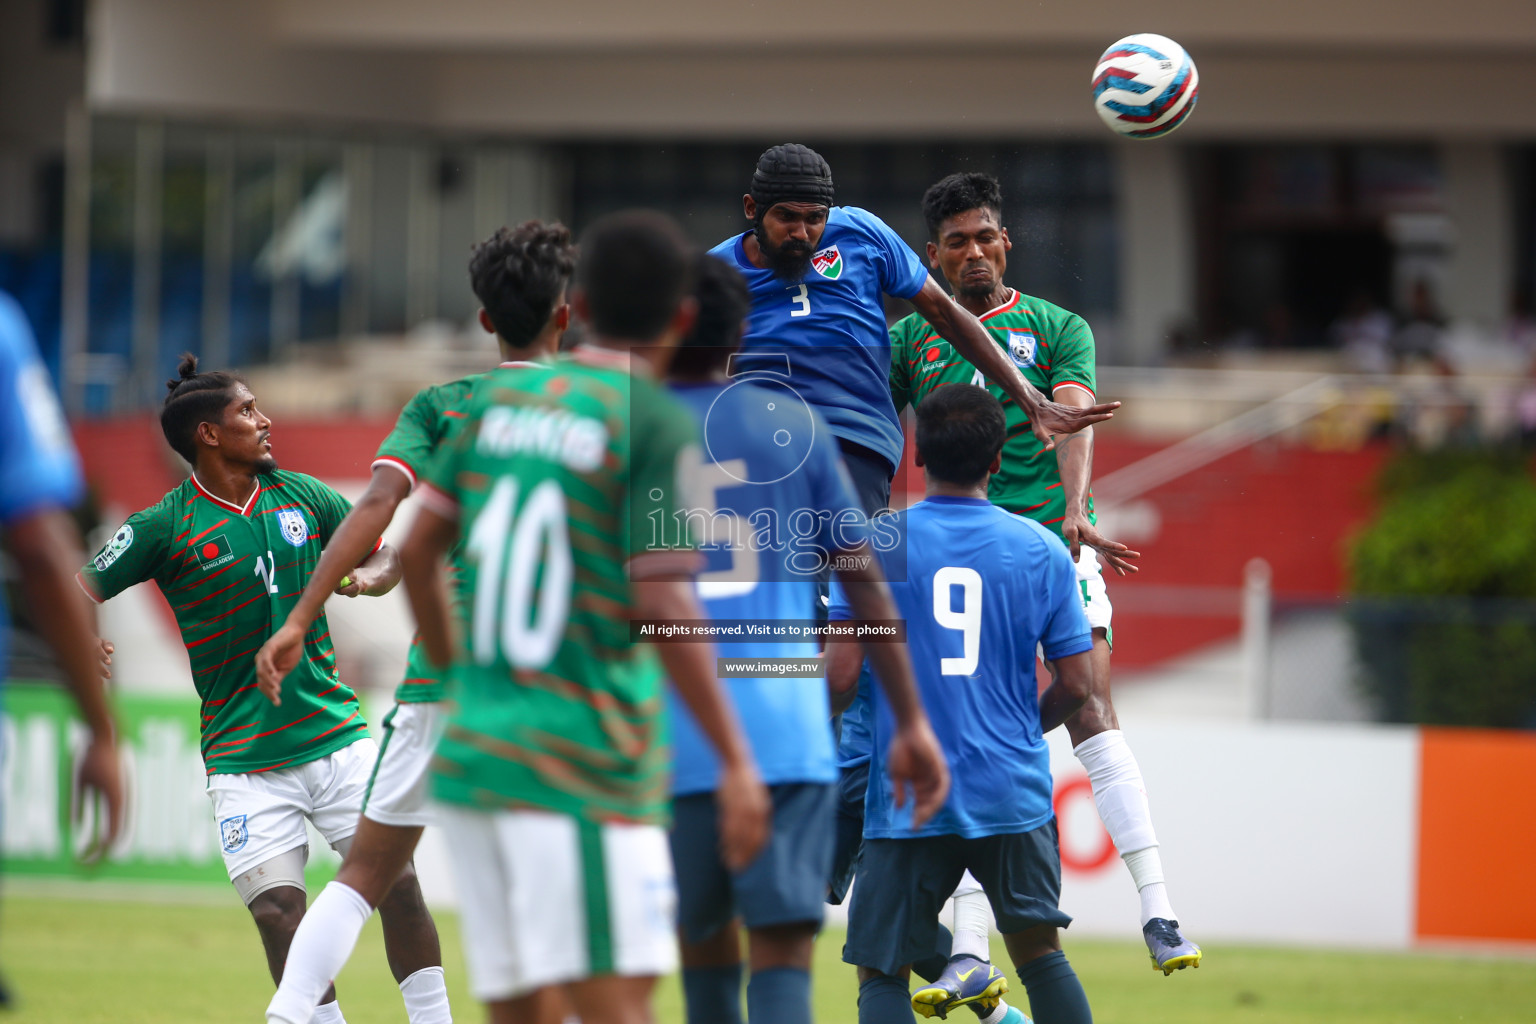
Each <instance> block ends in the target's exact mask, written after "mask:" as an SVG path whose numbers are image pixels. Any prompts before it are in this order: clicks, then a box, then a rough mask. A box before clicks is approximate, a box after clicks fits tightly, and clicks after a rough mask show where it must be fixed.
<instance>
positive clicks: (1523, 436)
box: [1514, 359, 1536, 448]
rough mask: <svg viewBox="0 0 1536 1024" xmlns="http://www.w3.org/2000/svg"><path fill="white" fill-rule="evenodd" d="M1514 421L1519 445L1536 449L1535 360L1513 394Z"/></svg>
mask: <svg viewBox="0 0 1536 1024" xmlns="http://www.w3.org/2000/svg"><path fill="white" fill-rule="evenodd" d="M1514 420H1515V431H1516V433H1517V434H1518V435H1519V437H1520V443H1521V444H1522V445H1524V446H1525V447H1527V448H1536V359H1533V360H1532V361H1531V366H1530V369H1528V370H1527V371H1526V374H1525V380H1524V382H1523V383H1522V385H1521V388H1520V390H1519V391H1518V392H1516V394H1515V400H1514Z"/></svg>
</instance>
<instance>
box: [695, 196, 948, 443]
mask: <svg viewBox="0 0 1536 1024" xmlns="http://www.w3.org/2000/svg"><path fill="white" fill-rule="evenodd" d="M746 237H747V235H746V234H742V235H739V236H737V237H736V238H731V239H727V240H726V241H724V242H721V243H720V244H719V245H717V246H715V247H714V248H713V249H711V250H710V252H711V253H712V254H714V255H715V256H718V257H719V258H721V259H723V260H725V261H726V262H727V263H730V264H732V265H733V266H735V267H736V268H737V269H738V270H740V271H741V273H742V275H743V276H745V277H746V279H747V285H748V286H749V287H750V288H751V289H752V313H751V315H750V317H749V319H748V321H747V333H746V336H745V337H744V338H742V342H741V354H740V355H738V356H737V357H736V364H735V365H736V366H737V367H738V368H739V369H751V370H762V371H768V372H778V373H783V372H784V371H785V362H786V359H787V360H788V372H789V380H790V383H791V384H792V385H793V386H794V388H795V390H796V391H798V392H799V393H800V394H801V395H803V396H805V400H806V401H807V402H809V403H811V405H813V406H815V407H816V411H817V412H819V413H821V415H822V416H824V417H826V420H827V422H828V423H829V424H831V426H832V433H834V434H836V435H837V436H838V437H841V438H845V439H846V440H849V441H852V442H854V443H856V444H861V445H863V446H864V447H866V448H869V449H871V450H873V451H876V452H879V453H880V454H881V455H883V456H884V457H885V458H886V459H887V460H889V462H890V464H891V469H892V470H893V471H894V470H895V468H896V466H897V465H899V464H900V462H901V450H902V436H901V422H900V420H898V419H897V416H896V406H895V404H894V403H892V401H891V385H890V372H891V358H890V355H891V339H890V335H889V334H888V333H887V331H886V323H885V301H884V299H883V298H882V295H894V296H897V297H898V298H903V299H910V298H911V297H912V296H914V295H916V294H917V293H918V292H919V291H921V290H922V287H923V285H924V283H926V282H927V280H928V268H927V267H925V266H924V265H923V262H922V260H920V259H918V258H917V254H916V253H914V252H913V251H912V250H911V249H910V248H908V247H907V243H905V242H903V241H902V240H901V237H900V236H899V235H897V234H896V232H894V231H892V230H891V229H890V228H889V227H888V226H886V223H885V222H884V221H883V220H881V219H880V218H879V217H876V216H875V215H874V214H872V213H869V212H868V211H866V210H860V209H859V208H857V207H854V206H836V207H833V208H832V212H831V213H830V214H829V215H828V217H827V228H826V231H825V232H823V234H822V236H821V248H820V249H818V250H817V251H816V252H815V254H814V255H812V257H811V266H810V268H809V269H808V270H806V272H805V278H804V280H802V281H798V282H795V283H793V284H790V283H788V282H786V281H785V280H784V279H783V278H781V277H778V276H777V275H776V274H774V273H773V272H772V271H771V270H759V269H758V268H757V267H754V266H753V265H752V264H751V263H750V262H749V261H748V260H747V253H746V249H745V248H743V246H742V242H743V240H744V239H745V238H746Z"/></svg>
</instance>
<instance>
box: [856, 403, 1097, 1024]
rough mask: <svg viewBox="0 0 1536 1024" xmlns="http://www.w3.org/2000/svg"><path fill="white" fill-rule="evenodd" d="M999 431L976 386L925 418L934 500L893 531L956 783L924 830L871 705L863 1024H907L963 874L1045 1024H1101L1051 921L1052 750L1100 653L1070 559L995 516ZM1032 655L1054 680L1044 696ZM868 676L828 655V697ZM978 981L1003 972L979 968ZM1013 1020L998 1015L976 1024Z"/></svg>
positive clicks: (998, 414) (899, 518)
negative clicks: (989, 913)
mask: <svg viewBox="0 0 1536 1024" xmlns="http://www.w3.org/2000/svg"><path fill="white" fill-rule="evenodd" d="M1004 422H1005V421H1004V413H1003V408H1002V406H1001V405H1000V404H999V403H998V401H997V400H996V399H995V398H993V397H992V396H991V395H990V394H989V393H988V392H987V391H986V390H985V389H984V388H980V387H976V386H974V385H969V384H956V385H951V386H949V387H945V388H941V389H939V390H938V391H936V392H934V393H933V394H932V395H930V396H929V397H928V398H927V399H926V400H925V401H924V402H923V403H922V405H920V406H919V407H918V410H917V453H918V465H920V466H925V467H926V469H927V497H926V499H925V500H923V501H921V502H919V503H918V504H916V505H913V506H912V507H911V508H909V509H907V510H906V511H904V512H901V513H899V514H898V515H896V516H895V517H894V524H893V525H894V526H895V528H896V529H897V530H898V531H899V532H900V533H901V535H902V540H903V544H902V550H904V552H905V556H906V573H905V576H904V578H901V579H896V580H894V581H893V582H892V584H891V591H892V595H893V596H894V597H895V599H896V604H897V607H898V608H899V609H900V611H901V614H902V617H903V618H904V619H905V620H906V622H907V645H908V648H909V649H910V651H911V656H912V665H913V671H914V673H915V675H916V677H917V681H918V691H919V693H920V694H921V695H922V699H923V705H924V707H925V708H926V709H927V711H928V714H929V716H930V718H931V720H932V722H933V727H934V730H935V732H937V733H938V735H939V742H940V743H941V744H942V745H943V746H944V749H945V753H946V756H947V757H948V759H949V766H950V772H951V776H952V779H953V783H952V788H951V791H950V796H949V800H948V802H947V803H946V804H945V805H944V807H943V808H942V809H941V810H940V811H939V813H938V814H936V815H935V816H934V817H933V819H932V820H931V821H929V822H928V823H927V824H926V825H923V826H921V827H919V828H916V829H914V828H913V824H912V821H911V818H910V816H909V815H908V814H907V813H906V812H905V811H904V810H903V809H902V808H900V807H898V806H896V805H895V803H894V801H893V800H892V794H891V791H890V789H889V787H888V786H887V785H886V784H885V783H884V782H883V781H882V779H881V769H882V767H883V761H884V755H883V753H882V746H883V739H884V737H885V736H887V735H888V734H889V731H890V728H891V724H890V712H889V711H888V710H887V709H886V708H885V707H884V706H883V702H882V701H881V700H880V699H879V697H878V695H877V696H876V697H875V700H874V702H873V703H874V715H873V721H872V728H873V738H874V743H873V745H872V752H871V765H870V767H871V772H870V780H871V784H870V786H869V790H868V796H867V799H866V803H865V822H864V837H865V845H864V854H863V861H862V864H861V866H860V871H859V885H858V886H857V887H856V888H855V889H854V893H853V905H852V907H851V908H850V911H849V925H848V942H847V945H846V946H845V947H844V951H843V959H844V960H846V961H848V962H850V963H853V964H856V965H857V966H858V967H859V1021H860V1024H877V1022H878V1024H885V1022H891V1021H901V1022H910V1021H911V1020H912V1019H913V1018H912V1005H911V1003H910V1002H909V994H908V991H907V981H906V974H907V971H908V968H909V965H910V964H912V962H913V961H915V960H918V959H921V958H923V957H926V956H928V955H929V953H930V952H931V950H932V949H933V948H934V944H935V941H936V939H937V935H938V923H937V916H938V912H939V910H940V908H941V907H942V905H943V902H944V900H945V899H946V898H947V897H948V896H949V894H950V892H951V891H952V890H953V889H954V888H955V885H956V884H957V883H958V882H959V881H960V879H961V877H962V875H963V874H964V872H965V871H967V870H969V871H970V872H971V873H972V874H973V875H974V876H975V877H976V878H977V880H978V881H979V882H980V883H981V886H982V888H983V890H984V891H985V892H986V894H987V897H988V899H989V901H990V902H991V904H992V909H993V912H994V914H995V915H996V917H997V923H998V927H999V929H1000V930H1001V931H1002V933H1003V938H1004V941H1005V942H1006V944H1007V947H1008V952H1009V955H1010V957H1011V958H1012V959H1013V962H1014V966H1015V969H1016V970H1017V971H1018V975H1019V978H1020V980H1022V981H1023V982H1024V985H1025V988H1026V989H1027V991H1028V993H1029V1000H1030V1008H1031V1011H1032V1012H1033V1014H1034V1017H1035V1020H1036V1021H1037V1022H1038V1024H1089V1022H1091V1020H1092V1014H1091V1012H1090V1010H1089V1008H1088V1000H1087V997H1086V996H1085V995H1084V993H1083V989H1082V985H1081V983H1079V981H1078V979H1077V975H1076V973H1075V972H1074V971H1073V970H1072V967H1071V965H1070V964H1069V963H1068V962H1067V959H1066V956H1065V954H1063V953H1062V951H1061V942H1060V938H1059V936H1058V929H1059V928H1062V927H1065V926H1066V925H1067V924H1069V923H1070V921H1071V918H1070V917H1068V916H1067V915H1066V914H1064V913H1062V912H1061V910H1060V909H1059V908H1058V907H1057V899H1058V897H1059V895H1060V890H1061V859H1060V853H1059V848H1058V845H1057V837H1056V823H1055V816H1054V812H1053V810H1052V804H1051V772H1050V754H1049V751H1048V750H1047V748H1046V744H1045V738H1044V733H1045V732H1047V731H1049V730H1051V729H1053V728H1055V727H1056V726H1058V725H1061V724H1062V723H1063V722H1064V721H1065V720H1066V719H1067V718H1068V717H1069V716H1070V715H1071V714H1073V713H1074V712H1075V711H1076V710H1077V709H1078V708H1080V707H1081V706H1082V704H1083V702H1084V700H1085V699H1086V698H1087V696H1088V693H1089V690H1090V687H1091V685H1092V666H1091V664H1090V660H1089V652H1090V651H1092V649H1093V637H1092V633H1091V631H1090V629H1089V626H1088V620H1087V618H1086V617H1085V616H1084V614H1083V608H1082V599H1081V597H1080V595H1079V594H1078V587H1077V579H1076V574H1075V570H1074V567H1073V565H1072V560H1071V556H1070V555H1069V554H1068V552H1067V549H1066V547H1065V546H1063V545H1062V543H1061V542H1060V541H1059V540H1058V539H1056V537H1055V536H1054V535H1053V534H1051V533H1050V532H1049V531H1047V530H1046V529H1045V528H1044V527H1042V526H1040V525H1039V524H1037V523H1034V522H1032V521H1030V520H1027V519H1023V518H1020V517H1017V516H1014V515H1011V514H1009V513H1007V512H1005V511H1003V510H1002V509H1000V508H997V507H996V506H994V505H992V504H991V503H990V502H989V501H988V500H987V480H988V477H989V476H990V475H991V474H992V473H994V472H996V471H997V469H998V466H999V460H1000V458H1001V452H1002V446H1003V440H1004V435H1005V427H1004ZM830 615H831V619H832V621H833V623H834V625H836V624H837V623H839V622H848V621H851V620H853V619H855V615H854V612H853V610H852V608H851V607H850V606H849V604H848V602H847V599H846V598H845V597H844V596H843V594H842V593H841V591H840V589H839V590H836V591H835V592H834V595H833V600H832V606H831V610H830ZM1037 647H1039V648H1042V649H1043V650H1044V653H1045V656H1046V657H1047V658H1049V659H1051V660H1053V661H1055V662H1056V663H1057V668H1058V672H1057V674H1056V676H1055V679H1054V681H1053V682H1052V684H1051V685H1050V686H1049V687H1048V688H1047V689H1046V690H1045V691H1044V693H1040V692H1039V691H1038V689H1037V686H1036V682H1035V657H1036V648H1037ZM861 658H862V651H861V650H860V649H859V646H858V645H857V644H856V643H848V642H842V641H836V640H834V642H832V643H831V644H829V646H828V652H827V659H828V665H827V679H828V684H829V686H830V687H832V689H833V690H834V692H846V691H848V690H850V689H851V688H852V687H853V686H854V685H855V683H856V680H857V677H858V673H859V665H860V661H861ZM975 969H976V970H980V971H985V972H988V973H990V972H991V971H993V970H995V969H994V968H992V967H991V965H990V964H986V963H984V962H982V961H977V963H976V965H975ZM978 1002H979V1001H978ZM952 1005H954V1004H950V1005H946V1006H943V1007H938V1008H934V1011H935V1012H938V1013H941V1014H944V1013H947V1012H948V1010H949V1009H950V1008H951V1007H952ZM978 1008H979V1009H985V1007H978ZM1020 1017H1021V1015H1019V1014H1018V1011H1017V1010H1016V1009H1013V1008H1010V1009H1008V1010H1006V1011H1003V1010H1002V1008H1001V1007H998V1009H997V1011H996V1012H995V1013H993V1014H986V1015H984V1016H983V1018H982V1019H983V1021H984V1024H994V1020H1006V1019H1009V1018H1012V1019H1013V1020H1018V1019H1020Z"/></svg>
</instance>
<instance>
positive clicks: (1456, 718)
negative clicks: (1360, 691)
mask: <svg viewBox="0 0 1536 1024" xmlns="http://www.w3.org/2000/svg"><path fill="white" fill-rule="evenodd" d="M1379 489H1380V494H1381V498H1382V505H1381V511H1380V513H1379V515H1378V516H1377V518H1376V520H1375V521H1374V522H1373V523H1371V524H1370V525H1369V526H1368V527H1366V528H1365V529H1364V530H1363V531H1361V532H1360V533H1359V534H1358V535H1357V536H1356V537H1355V538H1354V540H1353V542H1352V543H1351V545H1350V552H1349V590H1350V594H1351V602H1350V621H1351V625H1352V627H1353V629H1354V634H1355V648H1356V653H1357V655H1358V657H1359V660H1360V665H1361V668H1362V684H1363V686H1364V687H1365V689H1366V692H1367V693H1368V694H1369V695H1370V696H1371V697H1372V698H1373V699H1374V700H1375V702H1376V704H1377V706H1378V709H1379V711H1380V713H1381V716H1382V717H1383V718H1384V719H1385V720H1387V721H1396V722H1418V723H1423V724H1433V725H1469V726H1495V727H1528V728H1529V727H1536V480H1533V479H1532V476H1531V472H1530V469H1529V467H1528V466H1527V465H1526V464H1525V463H1524V461H1523V460H1522V459H1521V458H1519V457H1518V456H1516V455H1514V454H1506V453H1467V452H1459V453H1451V454H1447V453H1433V454H1424V453H1404V454H1402V455H1399V456H1397V457H1396V458H1395V459H1393V460H1392V462H1390V463H1389V464H1388V465H1387V467H1386V468H1385V469H1384V471H1383V473H1382V476H1381V478H1380V481H1379Z"/></svg>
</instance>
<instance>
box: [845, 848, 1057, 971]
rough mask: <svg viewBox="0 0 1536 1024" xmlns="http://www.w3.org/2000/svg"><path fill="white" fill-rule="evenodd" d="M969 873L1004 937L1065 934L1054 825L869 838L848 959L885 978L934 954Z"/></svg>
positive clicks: (850, 924)
mask: <svg viewBox="0 0 1536 1024" xmlns="http://www.w3.org/2000/svg"><path fill="white" fill-rule="evenodd" d="M967 868H969V869H970V872H971V874H973V875H975V876H976V880H977V881H978V882H980V883H981V887H982V889H983V890H984V891H985V892H986V894H987V900H988V901H989V902H990V903H991V904H992V913H993V915H994V916H995V917H996V918H997V927H998V930H999V931H1001V932H1002V933H1003V934H1004V935H1011V934H1013V933H1014V932H1021V931H1024V930H1025V929H1027V928H1033V927H1036V926H1038V925H1051V926H1054V927H1057V928H1065V927H1066V926H1067V925H1069V924H1071V923H1072V918H1071V917H1069V916H1067V915H1066V914H1063V913H1062V912H1061V910H1060V909H1059V908H1058V907H1057V906H1056V904H1057V901H1058V900H1059V899H1060V898H1061V848H1060V846H1058V845H1057V840H1056V821H1055V819H1052V820H1051V821H1048V822H1046V823H1045V824H1044V825H1041V826H1040V827H1039V828H1037V829H1034V830H1033V831H1030V832H1014V833H1009V834H1006V835H996V836H982V837H980V838H978V839H964V838H961V837H960V836H922V837H919V838H916V839H866V840H865V841H864V853H863V856H862V859H861V861H860V864H859V884H858V885H857V886H856V887H855V888H854V890H853V905H852V906H851V907H849V908H848V941H847V943H846V944H845V945H844V946H843V959H844V960H845V961H847V962H848V963H850V964H856V965H858V966H860V967H871V968H874V969H875V970H877V971H881V972H883V973H885V974H899V973H900V972H901V969H902V968H903V967H906V966H907V965H908V964H910V963H912V962H913V961H916V960H921V959H923V958H924V957H926V956H930V955H932V953H933V950H934V947H935V946H936V945H937V944H938V939H939V911H940V910H942V909H943V907H944V901H945V900H947V899H949V897H950V896H951V895H952V894H953V893H954V891H955V886H957V885H959V884H960V877H961V876H962V875H963V874H964V873H965V871H966V869H967Z"/></svg>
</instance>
